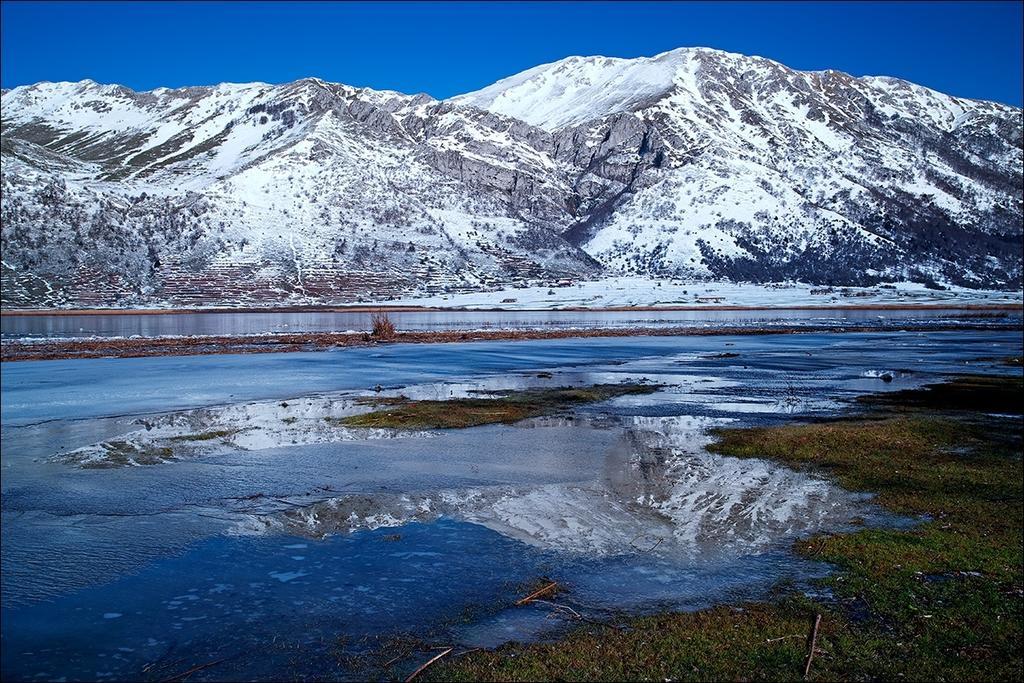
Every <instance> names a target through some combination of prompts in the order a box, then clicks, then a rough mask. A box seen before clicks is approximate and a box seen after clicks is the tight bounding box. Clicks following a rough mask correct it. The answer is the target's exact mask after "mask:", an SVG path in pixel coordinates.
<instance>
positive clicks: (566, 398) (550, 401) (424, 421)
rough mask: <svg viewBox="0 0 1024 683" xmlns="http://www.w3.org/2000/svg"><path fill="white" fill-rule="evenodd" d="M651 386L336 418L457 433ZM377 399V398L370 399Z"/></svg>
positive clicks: (509, 396)
mask: <svg viewBox="0 0 1024 683" xmlns="http://www.w3.org/2000/svg"><path fill="white" fill-rule="evenodd" d="M659 388H660V387H659V386H657V385H653V384H629V383H626V384H595V385H592V386H586V387H558V388H554V389H528V390H525V391H508V392H501V393H502V395H500V396H498V397H497V398H453V399H451V400H448V401H410V400H408V399H403V398H387V399H382V400H381V402H382V403H383V404H384V405H389V406H392V407H389V408H386V409H384V410H376V411H374V412H372V413H363V414H360V415H352V416H350V417H343V418H337V419H332V420H331V421H332V422H334V423H335V424H338V425H342V426H345V427H378V428H390V429H458V428H463V427H476V426H478V425H484V424H496V423H506V424H508V423H512V422H518V421H519V420H525V419H526V418H528V417H540V416H541V415H552V414H554V413H559V412H562V411H563V410H565V409H567V408H570V407H572V406H575V405H580V404H583V403H596V402H597V401H606V400H608V399H610V398H615V397H616V396H626V395H630V394H650V393H653V392H654V391H657V390H658V389H659ZM371 400H377V399H371Z"/></svg>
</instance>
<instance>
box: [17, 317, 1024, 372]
mask: <svg viewBox="0 0 1024 683" xmlns="http://www.w3.org/2000/svg"><path fill="white" fill-rule="evenodd" d="M966 330H970V331H997V332H999V331H1001V332H1005V331H1017V330H1024V327H1022V325H1021V324H1020V323H1017V324H998V323H989V324H975V323H965V324H963V325H948V324H941V325H902V326H899V327H891V326H879V325H871V326H867V325H864V326H860V325H851V326H844V327H837V326H827V325H816V326H777V327H717V328H713V329H708V328H693V327H657V328H652V327H629V328H586V329H559V330H479V331H458V330H446V331H427V332H398V333H396V334H395V337H394V338H393V339H387V340H383V339H378V338H375V337H373V336H372V335H371V334H369V333H368V332H311V333H294V334H265V335H235V336H226V335H216V336H188V337H150V338H128V339H126V338H111V339H85V340H83V339H76V340H45V341H29V342H25V341H9V342H7V341H5V342H3V343H0V361H3V362H5V363H6V362H15V361H32V360H67V359H75V358H140V357H148V356H193V355H215V354H244V353H290V352H298V351H325V350H327V349H332V348H347V347H360V346H375V345H385V344H449V343H458V342H477V341H530V340H544V339H577V338H594V337H677V336H678V337H682V336H728V335H768V334H771V335H780V334H800V333H806V334H812V333H823V332H829V333H845V332H894V331H900V332H949V331H966Z"/></svg>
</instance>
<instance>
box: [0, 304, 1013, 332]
mask: <svg viewBox="0 0 1024 683" xmlns="http://www.w3.org/2000/svg"><path fill="white" fill-rule="evenodd" d="M371 315H372V314H371V313H355V312H323V311H305V312H293V313H288V312H281V311H268V312H265V313H262V312H237V313H233V312H211V313H160V314H140V313H123V314H110V315H108V314H89V315H11V314H8V315H4V316H2V317H0V338H3V339H4V340H14V339H47V338H64V339H70V338H89V337H133V336H139V337H162V336H191V335H215V336H221V335H223V336H234V335H255V334H271V333H276V334H280V333H287V332H347V331H365V330H369V329H371V327H372V322H371V319H370V318H371ZM389 315H390V317H391V319H392V321H393V322H394V323H395V326H396V327H397V328H398V329H399V330H402V331H409V332H422V331H437V330H485V329H517V330H532V329H541V330H552V329H555V330H557V329H572V328H627V327H642V328H658V327H683V328H721V327H754V328H764V327H774V326H784V327H816V328H817V327H892V328H894V329H898V328H899V327H901V326H909V325H913V326H920V325H935V326H940V325H942V326H957V325H964V324H971V325H978V324H998V325H1005V324H1008V323H1017V324H1019V323H1020V321H1021V311H1020V310H1007V311H991V310H988V311H986V310H977V311H971V310H963V309H955V308H930V309H917V310H869V309H853V308H835V309H829V308H822V309H817V310H813V311H809V310H785V309H776V310H759V311H757V310H727V309H723V310H703V311H701V310H690V311H454V310H448V311H406V312H394V313H389Z"/></svg>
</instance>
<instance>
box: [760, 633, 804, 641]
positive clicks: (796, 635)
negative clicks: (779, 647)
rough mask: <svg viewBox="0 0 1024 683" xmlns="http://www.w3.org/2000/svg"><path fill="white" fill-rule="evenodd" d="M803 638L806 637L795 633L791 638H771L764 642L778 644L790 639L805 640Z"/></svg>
mask: <svg viewBox="0 0 1024 683" xmlns="http://www.w3.org/2000/svg"><path fill="white" fill-rule="evenodd" d="M803 637H804V636H802V635H800V634H799V633H794V634H793V635H789V636H782V637H780V638H769V639H768V640H766V641H764V642H765V643H777V642H779V641H780V640H787V639H789V638H803Z"/></svg>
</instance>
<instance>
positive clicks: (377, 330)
mask: <svg viewBox="0 0 1024 683" xmlns="http://www.w3.org/2000/svg"><path fill="white" fill-rule="evenodd" d="M372 320H373V336H374V337H376V338H377V339H385V340H387V339H394V338H395V324H394V323H393V322H391V318H389V317H388V314H387V313H384V312H383V311H381V312H380V313H374V314H373V318H372Z"/></svg>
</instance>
